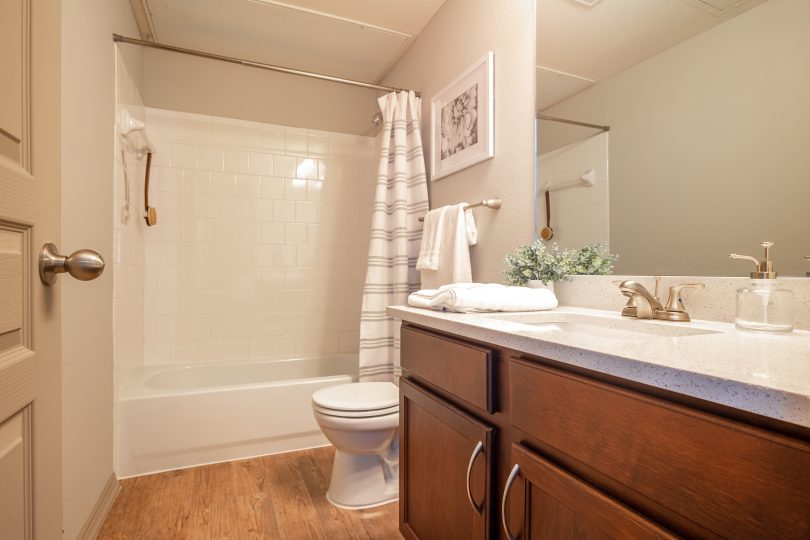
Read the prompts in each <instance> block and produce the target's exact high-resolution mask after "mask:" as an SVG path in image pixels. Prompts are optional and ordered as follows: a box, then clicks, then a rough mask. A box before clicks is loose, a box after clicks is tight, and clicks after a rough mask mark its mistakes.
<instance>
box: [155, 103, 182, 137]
mask: <svg viewBox="0 0 810 540" xmlns="http://www.w3.org/2000/svg"><path fill="white" fill-rule="evenodd" d="M185 134H186V115H185V113H176V112H174V111H166V110H159V111H158V136H159V137H160V139H162V140H164V141H171V142H175V141H184V140H185Z"/></svg>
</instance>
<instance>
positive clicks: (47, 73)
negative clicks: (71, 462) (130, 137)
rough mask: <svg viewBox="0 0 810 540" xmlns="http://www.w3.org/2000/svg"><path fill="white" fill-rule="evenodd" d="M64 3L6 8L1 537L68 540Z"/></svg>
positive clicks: (1, 103) (26, 1)
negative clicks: (56, 252) (63, 413)
mask: <svg viewBox="0 0 810 540" xmlns="http://www.w3.org/2000/svg"><path fill="white" fill-rule="evenodd" d="M60 25H61V15H60V9H59V3H58V2H53V1H51V0H2V1H0V82H2V84H0V500H1V502H0V538H3V539H4V540H5V539H6V538H8V539H9V540H17V539H23V538H32V537H36V538H48V539H49V538H60V537H61V535H62V505H61V501H62V498H61V496H62V481H61V478H62V475H61V421H60V416H59V407H60V399H61V397H60V387H61V385H60V377H61V365H60V357H59V343H60V339H59V307H60V306H59V287H58V285H57V286H54V287H45V286H44V285H43V284H42V283H41V282H40V281H39V278H38V275H37V268H36V252H37V249H36V248H37V247H38V246H41V245H42V244H44V243H46V242H58V240H59V170H60V160H59V157H60V156H59V136H60V135H59V133H60V129H59V127H60V126H59V117H60V114H59V112H60V108H59V107H60Z"/></svg>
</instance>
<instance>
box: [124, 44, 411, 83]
mask: <svg viewBox="0 0 810 540" xmlns="http://www.w3.org/2000/svg"><path fill="white" fill-rule="evenodd" d="M113 41H114V42H116V43H129V44H130V45H140V46H142V47H151V48H152V49H162V50H164V51H172V52H176V53H181V54H188V55H191V56H198V57H200V58H209V59H211V60H220V61H222V62H229V63H231V64H239V65H242V66H248V67H254V68H259V69H266V70H268V71H277V72H279V73H287V74H289V75H299V76H301V77H310V78H312V79H320V80H322V81H331V82H336V83H340V84H348V85H351V86H360V87H362V88H370V89H372V90H383V91H385V92H402V91H403V90H405V89H403V88H396V87H393V86H383V85H381V84H372V83H367V82H362V81H354V80H352V79H343V78H341V77H333V76H331V75H323V74H322V73H312V72H311V71H302V70H300V69H292V68H287V67H282V66H274V65H272V64H264V63H262V62H254V61H252V60H243V59H241V58H233V57H230V56H222V55H220V54H213V53H207V52H204V51H195V50H193V49H184V48H182V47H175V46H173V45H164V44H162V43H155V42H153V41H145V40H143V39H135V38H131V37H126V36H122V35H119V34H113ZM405 91H407V90H405ZM415 94H416V97H419V96H420V93H419V92H415Z"/></svg>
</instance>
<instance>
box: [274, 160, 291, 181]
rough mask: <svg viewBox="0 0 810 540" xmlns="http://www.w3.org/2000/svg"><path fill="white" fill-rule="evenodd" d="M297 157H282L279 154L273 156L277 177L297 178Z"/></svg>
mask: <svg viewBox="0 0 810 540" xmlns="http://www.w3.org/2000/svg"><path fill="white" fill-rule="evenodd" d="M295 166H296V163H295V157H293V156H280V155H278V154H276V155H274V156H273V170H274V174H275V175H276V176H281V177H283V178H293V177H295Z"/></svg>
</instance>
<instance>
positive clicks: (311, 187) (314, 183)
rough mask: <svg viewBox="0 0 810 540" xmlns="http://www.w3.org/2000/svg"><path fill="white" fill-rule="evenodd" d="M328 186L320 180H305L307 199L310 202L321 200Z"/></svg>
mask: <svg viewBox="0 0 810 540" xmlns="http://www.w3.org/2000/svg"><path fill="white" fill-rule="evenodd" d="M327 188H328V186H327V185H326V183H325V182H321V181H320V180H307V200H308V201H312V202H318V201H323V200H325V199H326V197H325V194H326V192H327Z"/></svg>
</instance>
